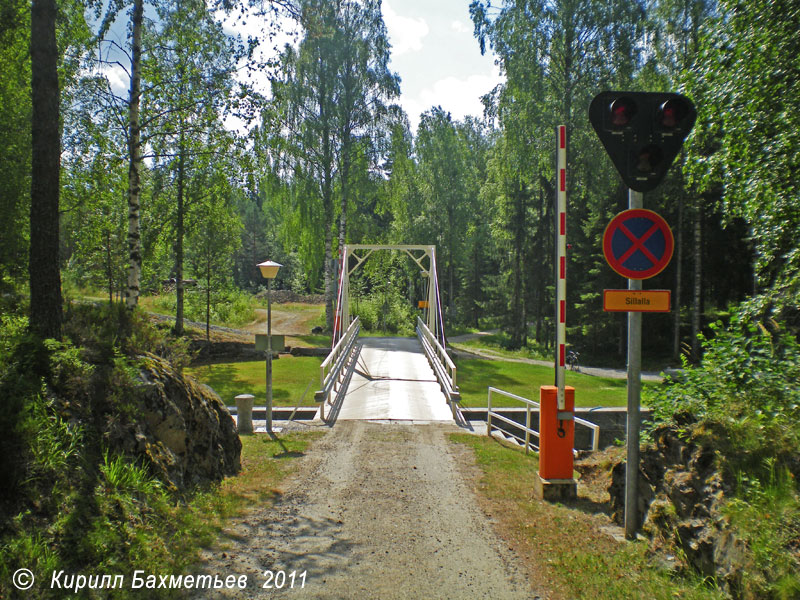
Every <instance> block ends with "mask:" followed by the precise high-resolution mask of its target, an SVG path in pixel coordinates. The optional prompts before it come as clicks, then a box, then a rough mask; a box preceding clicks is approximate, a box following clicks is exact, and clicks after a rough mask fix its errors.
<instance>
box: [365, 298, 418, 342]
mask: <svg viewBox="0 0 800 600" xmlns="http://www.w3.org/2000/svg"><path fill="white" fill-rule="evenodd" d="M351 307H352V309H351V310H352V311H353V315H354V316H358V317H360V318H361V327H362V328H363V329H364V330H365V331H371V332H381V331H386V332H388V333H392V334H399V335H405V336H412V335H414V331H415V327H416V316H417V311H416V310H415V309H414V308H413V307H412V306H411V304H409V302H408V300H406V299H405V298H403V297H402V296H400V295H399V294H397V293H389V294H385V293H382V292H379V293H376V294H372V295H370V296H367V297H366V298H360V299H358V301H354V300H351Z"/></svg>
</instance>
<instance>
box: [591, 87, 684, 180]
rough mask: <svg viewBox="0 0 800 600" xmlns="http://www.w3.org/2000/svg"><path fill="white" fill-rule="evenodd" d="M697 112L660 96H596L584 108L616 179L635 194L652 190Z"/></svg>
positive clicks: (677, 99) (681, 98) (670, 95)
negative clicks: (610, 162) (615, 174)
mask: <svg viewBox="0 0 800 600" xmlns="http://www.w3.org/2000/svg"><path fill="white" fill-rule="evenodd" d="M696 118H697V112H696V111H695V109H694V105H693V104H692V101H691V100H689V98H687V97H686V96H683V95H681V94H673V93H662V92H601V93H599V94H598V95H597V96H595V97H594V100H592V103H591V104H590V105H589V121H590V122H591V123H592V127H594V130H595V131H596V132H597V136H598V137H599V138H600V141H601V142H602V143H603V146H604V147H605V149H606V152H608V156H609V157H611V161H612V162H613V163H614V166H615V167H616V168H617V171H619V174H620V175H622V180H623V181H624V182H625V184H626V185H627V186H628V187H629V188H631V189H633V190H636V191H637V192H647V191H650V190H652V189H653V188H654V187H656V186H657V185H658V184H659V183H660V182H661V180H662V179H663V178H664V175H665V174H666V173H667V170H668V169H669V167H670V166H671V165H672V161H674V160H675V157H676V156H677V155H678V152H680V149H681V146H682V145H683V141H684V140H685V139H686V137H687V136H688V135H689V132H690V131H691V130H692V126H693V125H694V121H695V119H696Z"/></svg>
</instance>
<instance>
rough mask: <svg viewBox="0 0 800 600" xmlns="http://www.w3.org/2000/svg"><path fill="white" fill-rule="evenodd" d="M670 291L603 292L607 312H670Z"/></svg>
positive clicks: (604, 307)
mask: <svg viewBox="0 0 800 600" xmlns="http://www.w3.org/2000/svg"><path fill="white" fill-rule="evenodd" d="M671 295H672V293H671V292H670V291H669V290H643V291H634V290H603V310H604V311H606V312H662V313H664V312H669V309H670V298H671Z"/></svg>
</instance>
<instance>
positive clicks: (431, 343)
mask: <svg viewBox="0 0 800 600" xmlns="http://www.w3.org/2000/svg"><path fill="white" fill-rule="evenodd" d="M417 337H418V338H419V341H420V343H421V344H422V349H423V350H424V351H425V356H426V357H427V358H428V362H429V363H430V365H431V368H432V369H433V372H434V374H435V375H436V379H437V380H438V381H439V385H440V386H441V387H442V392H444V395H445V396H446V397H447V401H448V402H450V407H451V408H452V410H453V417H454V418H455V417H456V412H457V410H456V404H457V403H458V402H460V401H461V394H460V393H459V391H458V385H457V379H456V374H457V372H458V370H457V369H456V365H455V363H454V362H453V361H452V359H451V358H450V356H449V355H448V354H447V351H446V350H445V349H444V348H443V347H442V345H441V344H440V343H439V340H437V339H436V337H434V335H433V333H432V332H431V330H430V329H428V326H427V325H426V324H425V323H423V321H422V319H420V318H419V317H417Z"/></svg>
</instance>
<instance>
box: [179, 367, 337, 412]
mask: <svg viewBox="0 0 800 600" xmlns="http://www.w3.org/2000/svg"><path fill="white" fill-rule="evenodd" d="M322 360H323V359H322V357H316V356H291V355H281V357H280V359H279V360H273V361H272V399H273V402H274V403H275V406H281V405H282V406H294V405H295V404H297V402H298V400H300V397H301V396H302V395H303V391H304V390H305V389H306V386H307V385H308V384H309V382H310V381H311V380H312V379H313V380H314V382H315V383H312V384H311V388H312V389H309V391H308V394H306V397H305V400H304V402H303V406H314V405H315V402H314V393H313V392H314V389H313V388H314V387H315V386H319V366H320V364H321V363H322ZM185 372H186V373H188V374H189V375H191V376H192V377H194V378H195V379H197V380H198V381H200V382H202V383H205V384H206V385H208V386H209V387H211V388H212V389H213V390H214V391H215V392H217V394H219V396H220V398H222V401H223V402H225V403H226V404H227V405H228V406H233V405H234V404H235V402H234V398H236V396H237V395H239V394H253V395H254V396H255V397H256V405H258V404H259V400H258V399H259V398H260V399H262V401H261V403H263V401H264V399H265V398H266V364H265V362H264V361H263V360H257V361H251V362H234V363H217V364H213V365H204V366H199V367H190V368H186V369H185Z"/></svg>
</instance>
